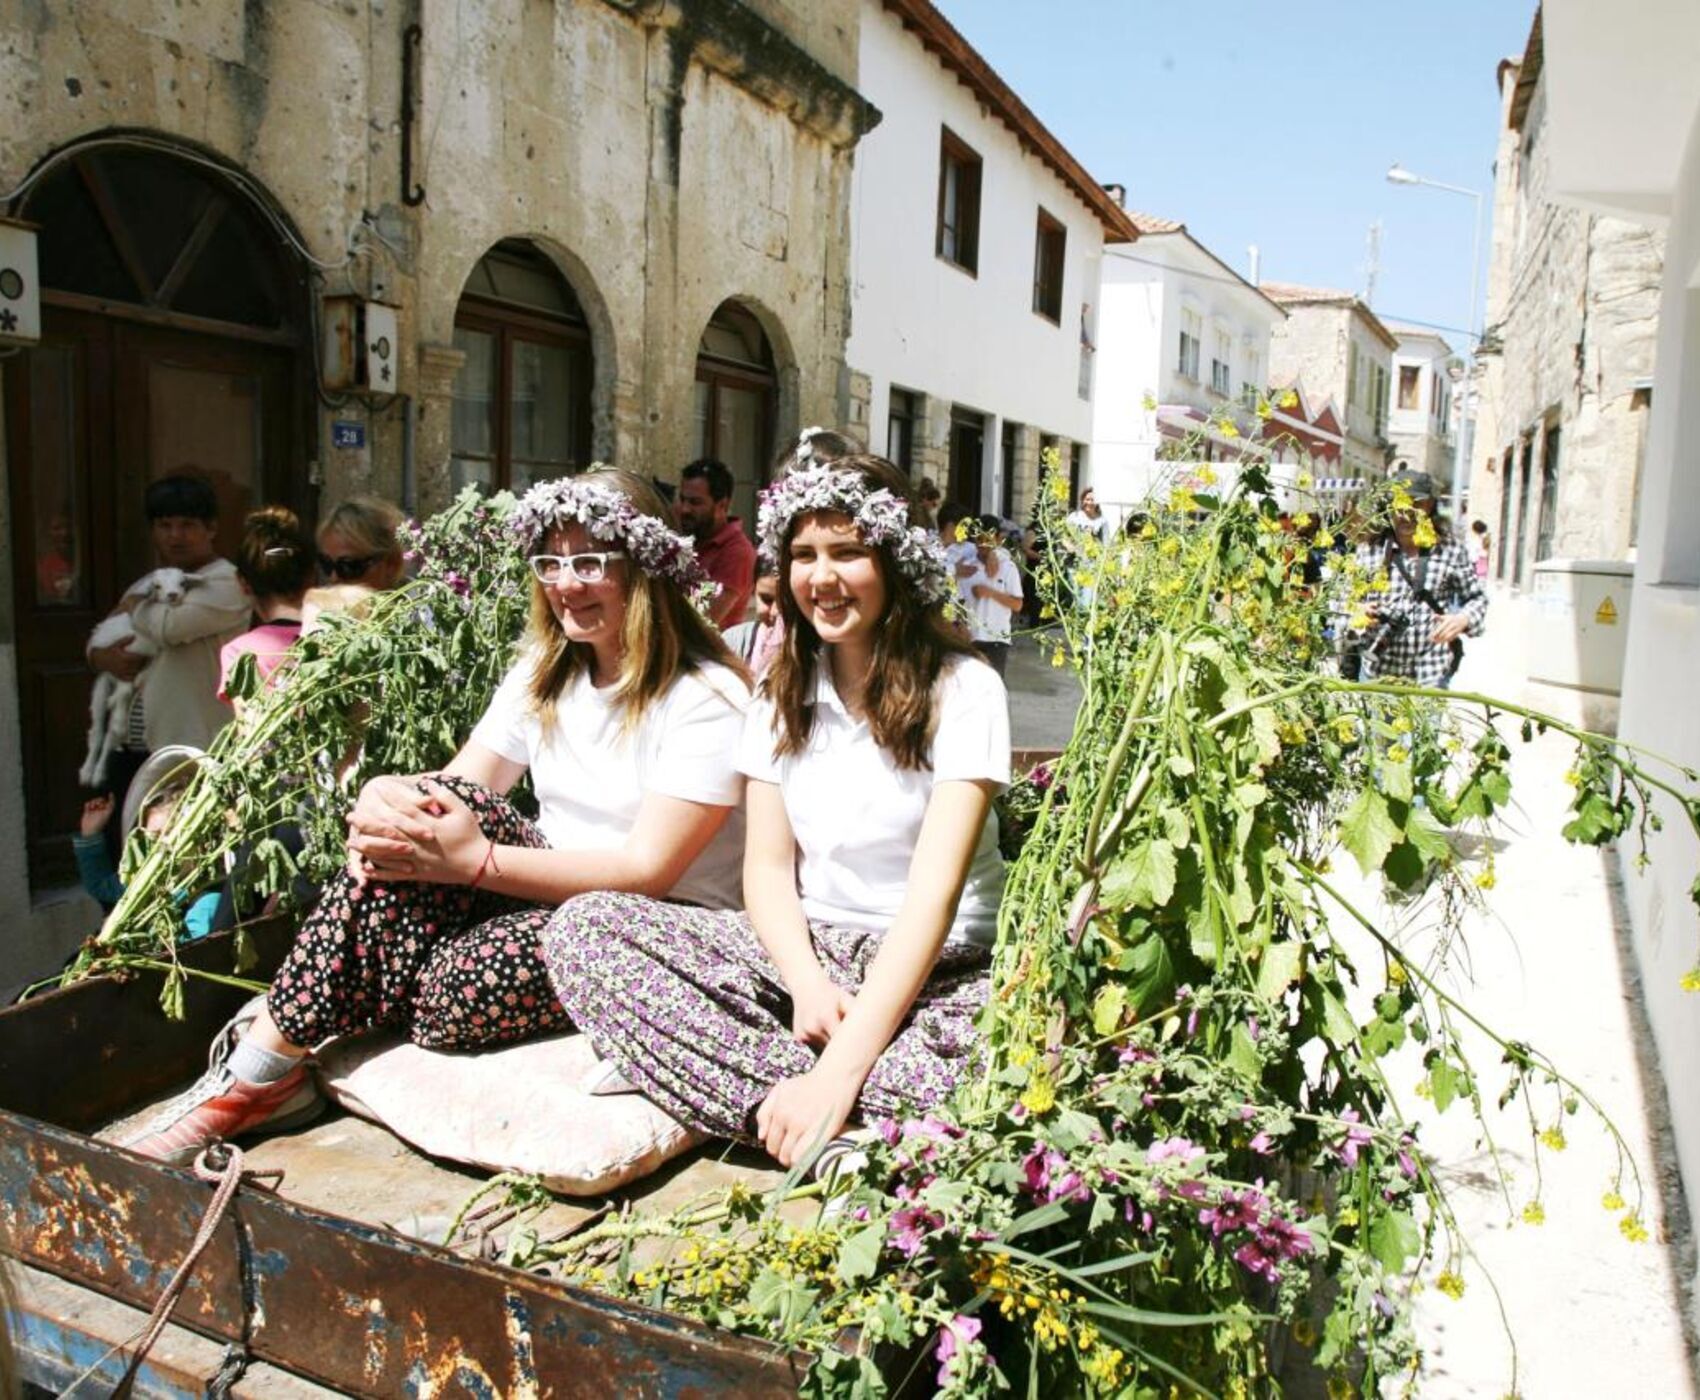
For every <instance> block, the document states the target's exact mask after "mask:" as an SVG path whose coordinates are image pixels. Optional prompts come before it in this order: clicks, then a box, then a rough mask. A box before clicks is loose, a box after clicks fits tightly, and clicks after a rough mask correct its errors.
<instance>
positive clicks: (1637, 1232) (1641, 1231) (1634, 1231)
mask: <svg viewBox="0 0 1700 1400" xmlns="http://www.w3.org/2000/svg"><path fill="white" fill-rule="evenodd" d="M1617 1228H1618V1232H1619V1233H1620V1234H1622V1236H1623V1238H1624V1239H1626V1240H1628V1241H1629V1243H1630V1244H1645V1243H1646V1242H1647V1227H1646V1226H1645V1225H1643V1224H1642V1223H1641V1217H1640V1216H1639V1215H1626V1216H1624V1217H1623V1219H1622V1220H1620V1221H1618V1222H1617Z"/></svg>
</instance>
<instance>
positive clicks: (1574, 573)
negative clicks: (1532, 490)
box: [1489, 559, 1635, 695]
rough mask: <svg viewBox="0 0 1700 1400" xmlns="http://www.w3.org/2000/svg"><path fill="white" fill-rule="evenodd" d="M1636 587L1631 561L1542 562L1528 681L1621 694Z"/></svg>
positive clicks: (1534, 594) (1538, 572) (1537, 574)
mask: <svg viewBox="0 0 1700 1400" xmlns="http://www.w3.org/2000/svg"><path fill="white" fill-rule="evenodd" d="M1634 588H1635V566H1634V565H1633V564H1632V563H1630V562H1629V561H1628V560H1626V559H1543V560H1541V562H1540V563H1538V564H1536V565H1535V568H1534V580H1533V588H1532V589H1531V595H1532V598H1533V602H1534V616H1533V619H1532V625H1531V627H1530V629H1529V653H1528V654H1529V679H1530V680H1532V681H1543V682H1545V683H1546V684H1548V685H1563V686H1569V687H1571V688H1572V689H1574V690H1592V691H1597V692H1599V693H1601V694H1605V695H1617V694H1620V693H1621V692H1622V689H1623V653H1624V644H1625V642H1626V641H1627V639H1628V634H1629V600H1630V598H1631V596H1632V595H1633V593H1634ZM1489 626H1490V627H1491V626H1492V622H1491V621H1490V622H1489Z"/></svg>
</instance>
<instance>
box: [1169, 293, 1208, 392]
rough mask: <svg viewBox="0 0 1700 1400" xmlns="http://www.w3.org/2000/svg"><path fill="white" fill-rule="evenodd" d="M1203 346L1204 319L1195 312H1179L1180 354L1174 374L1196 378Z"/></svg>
mask: <svg viewBox="0 0 1700 1400" xmlns="http://www.w3.org/2000/svg"><path fill="white" fill-rule="evenodd" d="M1203 345H1204V318H1203V317H1202V316H1200V315H1199V314H1198V313H1197V312H1196V311H1188V310H1186V309H1185V308H1184V307H1183V308H1182V310H1181V352H1180V357H1179V359H1178V360H1177V361H1176V362H1175V372H1176V373H1177V374H1179V375H1181V376H1182V377H1183V378H1186V379H1197V378H1198V357H1199V352H1200V350H1201V349H1202V348H1203Z"/></svg>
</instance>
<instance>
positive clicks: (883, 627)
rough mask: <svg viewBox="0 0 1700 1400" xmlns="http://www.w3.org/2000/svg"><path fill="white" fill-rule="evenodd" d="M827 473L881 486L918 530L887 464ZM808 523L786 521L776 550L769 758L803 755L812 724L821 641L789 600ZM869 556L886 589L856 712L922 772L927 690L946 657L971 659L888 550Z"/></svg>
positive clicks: (860, 463)
mask: <svg viewBox="0 0 1700 1400" xmlns="http://www.w3.org/2000/svg"><path fill="white" fill-rule="evenodd" d="M832 465H833V467H834V469H836V470H838V471H844V472H855V473H856V474H858V475H859V476H861V477H862V479H863V480H864V481H866V482H867V483H868V485H869V486H872V487H875V488H878V487H882V486H883V487H884V488H885V489H886V490H888V491H890V492H891V494H892V495H894V496H896V497H897V498H898V499H899V500H901V501H903V502H904V503H905V504H906V505H907V506H908V507H909V522H910V524H911V525H918V524H919V523H920V522H921V514H920V507H919V506H918V505H917V503H916V501H915V498H914V496H913V495H912V494H911V492H910V489H909V482H908V480H907V479H906V478H905V477H904V475H903V473H902V472H901V471H899V470H898V469H897V468H896V467H894V466H893V465H892V464H891V463H890V462H888V461H886V459H885V458H883V457H875V456H872V455H853V456H848V457H841V458H839V459H838V460H837V461H835V462H834V463H833V464H832ZM807 518H808V517H807V515H802V514H800V515H798V516H797V517H796V518H795V519H794V520H792V521H791V523H790V524H789V525H788V526H787V527H786V530H785V538H784V540H783V541H782V542H781V545H780V554H779V612H780V616H781V617H783V618H784V619H785V639H784V641H783V642H782V643H781V645H780V649H779V655H778V656H776V657H775V658H774V661H773V665H772V667H771V668H770V669H769V670H768V672H767V675H766V676H765V677H764V678H763V681H762V684H763V686H764V693H765V694H766V695H767V697H768V698H769V699H770V700H771V701H772V702H773V708H774V714H775V717H776V719H777V721H778V725H777V730H778V732H777V734H776V735H775V741H774V753H775V754H776V755H781V756H783V755H789V754H796V753H801V752H802V751H803V748H804V746H805V745H806V744H807V743H808V741H809V732H810V730H811V729H812V728H813V727H814V719H815V710H814V698H815V677H816V674H817V669H816V668H817V667H819V666H820V664H821V657H820V650H821V640H820V633H818V632H816V631H815V629H814V628H813V627H812V626H810V625H809V622H808V620H807V618H805V617H804V615H803V610H802V608H801V607H799V606H798V604H797V599H796V597H795V596H794V595H793V594H792V592H791V566H790V554H791V540H792V537H793V536H795V535H796V533H797V528H798V527H799V526H800V525H801V524H802V523H803V521H804V520H806V519H807ZM873 552H874V557H875V559H877V560H878V561H879V570H880V577H881V578H882V579H883V580H884V581H885V591H886V604H885V612H884V613H883V614H882V615H881V617H880V619H879V624H878V626H876V627H875V628H874V655H873V665H872V667H871V668H870V670H869V673H868V685H867V689H866V691H864V692H863V697H862V707H863V710H864V712H865V713H866V715H867V720H868V729H869V732H871V733H872V734H873V736H874V742H875V743H877V744H878V745H879V746H880V747H881V748H882V749H884V750H885V751H886V752H887V753H889V754H890V755H891V756H892V759H893V761H894V762H896V764H897V766H898V767H899V768H905V769H920V768H928V767H930V766H931V762H930V759H929V752H930V750H931V748H932V743H933V687H934V686H935V685H936V684H937V683H938V678H939V673H940V672H941V671H942V670H943V669H944V663H945V660H946V658H947V657H951V656H976V655H977V653H976V652H975V650H974V648H973V647H971V646H970V645H969V644H968V643H967V642H966V641H964V640H963V639H962V638H961V637H960V636H958V635H957V633H956V631H955V630H954V629H953V628H952V627H951V625H950V623H949V622H948V621H947V620H946V618H945V615H944V610H943V608H941V607H940V606H939V605H937V604H935V603H929V602H927V600H926V599H925V598H924V597H922V595H921V591H920V589H919V588H917V587H916V585H915V582H914V580H912V579H910V578H909V577H907V576H906V575H905V574H904V573H903V572H902V571H901V570H899V569H898V567H897V560H896V557H895V556H894V555H893V554H892V552H891V550H890V548H889V547H888V546H886V545H883V544H882V545H875V546H874V547H873Z"/></svg>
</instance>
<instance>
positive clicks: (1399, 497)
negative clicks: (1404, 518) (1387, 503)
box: [1393, 482, 1416, 511]
mask: <svg viewBox="0 0 1700 1400" xmlns="http://www.w3.org/2000/svg"><path fill="white" fill-rule="evenodd" d="M1415 505H1416V502H1415V501H1413V500H1412V499H1411V493H1410V492H1409V491H1407V490H1406V489H1405V488H1404V487H1403V486H1400V485H1399V484H1398V483H1397V482H1395V483H1394V486H1393V509H1394V510H1396V511H1397V510H1410V509H1411V508H1412V507H1413V506H1415Z"/></svg>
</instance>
